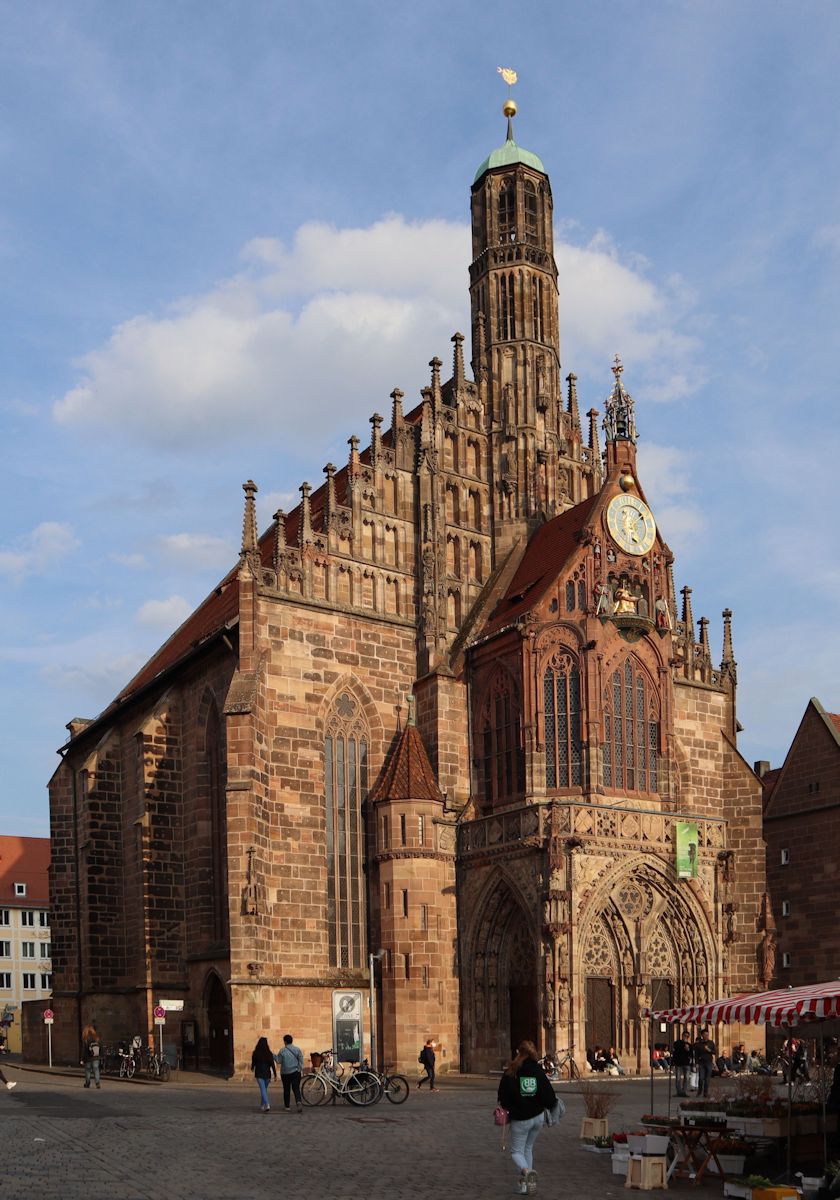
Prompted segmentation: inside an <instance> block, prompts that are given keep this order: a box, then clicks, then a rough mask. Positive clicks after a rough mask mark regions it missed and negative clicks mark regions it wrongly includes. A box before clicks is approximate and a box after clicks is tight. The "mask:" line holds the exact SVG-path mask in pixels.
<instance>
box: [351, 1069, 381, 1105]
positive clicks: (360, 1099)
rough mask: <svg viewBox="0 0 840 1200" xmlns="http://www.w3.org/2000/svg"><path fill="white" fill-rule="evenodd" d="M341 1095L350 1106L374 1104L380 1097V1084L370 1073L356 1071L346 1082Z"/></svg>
mask: <svg viewBox="0 0 840 1200" xmlns="http://www.w3.org/2000/svg"><path fill="white" fill-rule="evenodd" d="M343 1095H345V1096H346V1097H347V1099H348V1100H349V1101H350V1103H351V1104H360V1105H363V1106H366V1105H368V1104H375V1103H376V1101H377V1100H379V1099H380V1097H381V1095H382V1084H381V1083H380V1082H379V1080H378V1079H377V1077H376V1076H375V1075H374V1074H373V1072H372V1071H357V1072H356V1074H355V1075H351V1076H350V1078H349V1079H348V1080H347V1083H346V1085H345V1087H344V1091H343Z"/></svg>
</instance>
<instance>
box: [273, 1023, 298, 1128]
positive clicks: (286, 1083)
mask: <svg viewBox="0 0 840 1200" xmlns="http://www.w3.org/2000/svg"><path fill="white" fill-rule="evenodd" d="M277 1061H278V1063H279V1064H280V1078H281V1080H282V1082H283V1107H284V1108H285V1110H286V1112H289V1111H290V1101H291V1098H292V1092H294V1094H295V1103H296V1104H297V1110H298V1112H299V1113H302V1112H303V1102H302V1101H301V1097H300V1075H301V1071H302V1070H303V1053H302V1052H301V1050H300V1047H299V1046H296V1045H295V1044H294V1038H293V1037H292V1035H291V1034H290V1033H284V1034H283V1049H282V1050H281V1051H280V1053H279V1054H278V1055H277Z"/></svg>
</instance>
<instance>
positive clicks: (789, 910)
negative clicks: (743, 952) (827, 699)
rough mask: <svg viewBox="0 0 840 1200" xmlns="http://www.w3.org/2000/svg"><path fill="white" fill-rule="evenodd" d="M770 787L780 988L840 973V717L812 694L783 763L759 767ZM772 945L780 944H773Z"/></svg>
mask: <svg viewBox="0 0 840 1200" xmlns="http://www.w3.org/2000/svg"><path fill="white" fill-rule="evenodd" d="M756 766H757V769H758V770H759V773H760V774H761V776H762V783H763V784H764V786H765V796H766V799H765V805H764V837H765V840H766V842H767V887H768V890H769V893H770V897H771V900H772V909H773V917H774V925H775V930H776V934H777V937H776V938H773V939H771V946H770V948H769V949H768V954H769V957H770V961H771V962H772V966H773V978H774V979H775V981H776V986H777V987H788V986H792V987H796V986H798V985H799V984H805V983H817V982H822V981H824V980H830V979H836V978H837V977H838V976H840V931H838V929H837V920H836V915H837V913H836V910H837V889H838V883H840V857H838V854H837V847H838V846H840V714H837V713H829V712H826V711H825V709H824V708H823V706H822V705H821V704H820V702H819V700H817V699H811V700H809V702H808V707H807V708H806V709H805V714H804V716H803V717H802V720H801V722H800V724H799V728H798V730H797V731H796V736H795V737H794V739H793V741H792V742H791V746H790V749H789V750H788V752H787V755H786V757H785V761H784V764H783V765H782V766H781V767H780V768H777V769H776V770H774V771H770V770H766V771H765V770H764V769H763V768H765V767H767V766H768V764H765V763H759V764H756ZM773 942H777V944H775V945H773V944H772V943H773Z"/></svg>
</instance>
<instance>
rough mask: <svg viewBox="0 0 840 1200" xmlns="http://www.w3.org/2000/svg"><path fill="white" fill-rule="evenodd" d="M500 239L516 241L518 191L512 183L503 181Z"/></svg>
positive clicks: (500, 193)
mask: <svg viewBox="0 0 840 1200" xmlns="http://www.w3.org/2000/svg"><path fill="white" fill-rule="evenodd" d="M499 241H500V242H515V241H516V192H515V190H514V186H513V184H512V183H503V184H502V187H501V190H500V191H499Z"/></svg>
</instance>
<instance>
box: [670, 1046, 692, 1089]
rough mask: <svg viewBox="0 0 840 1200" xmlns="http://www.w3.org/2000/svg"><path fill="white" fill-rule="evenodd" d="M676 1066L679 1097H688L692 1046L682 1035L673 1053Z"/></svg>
mask: <svg viewBox="0 0 840 1200" xmlns="http://www.w3.org/2000/svg"><path fill="white" fill-rule="evenodd" d="M671 1062H672V1063H673V1064H674V1081H675V1083H676V1090H677V1095H678V1096H687V1095H688V1073H689V1071H690V1070H691V1044H690V1042H688V1041H687V1040H686V1039H685V1038H684V1037H683V1036H682V1035H680V1037H678V1038H677V1039H676V1041H675V1042H674V1045H673V1049H672V1051H671Z"/></svg>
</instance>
